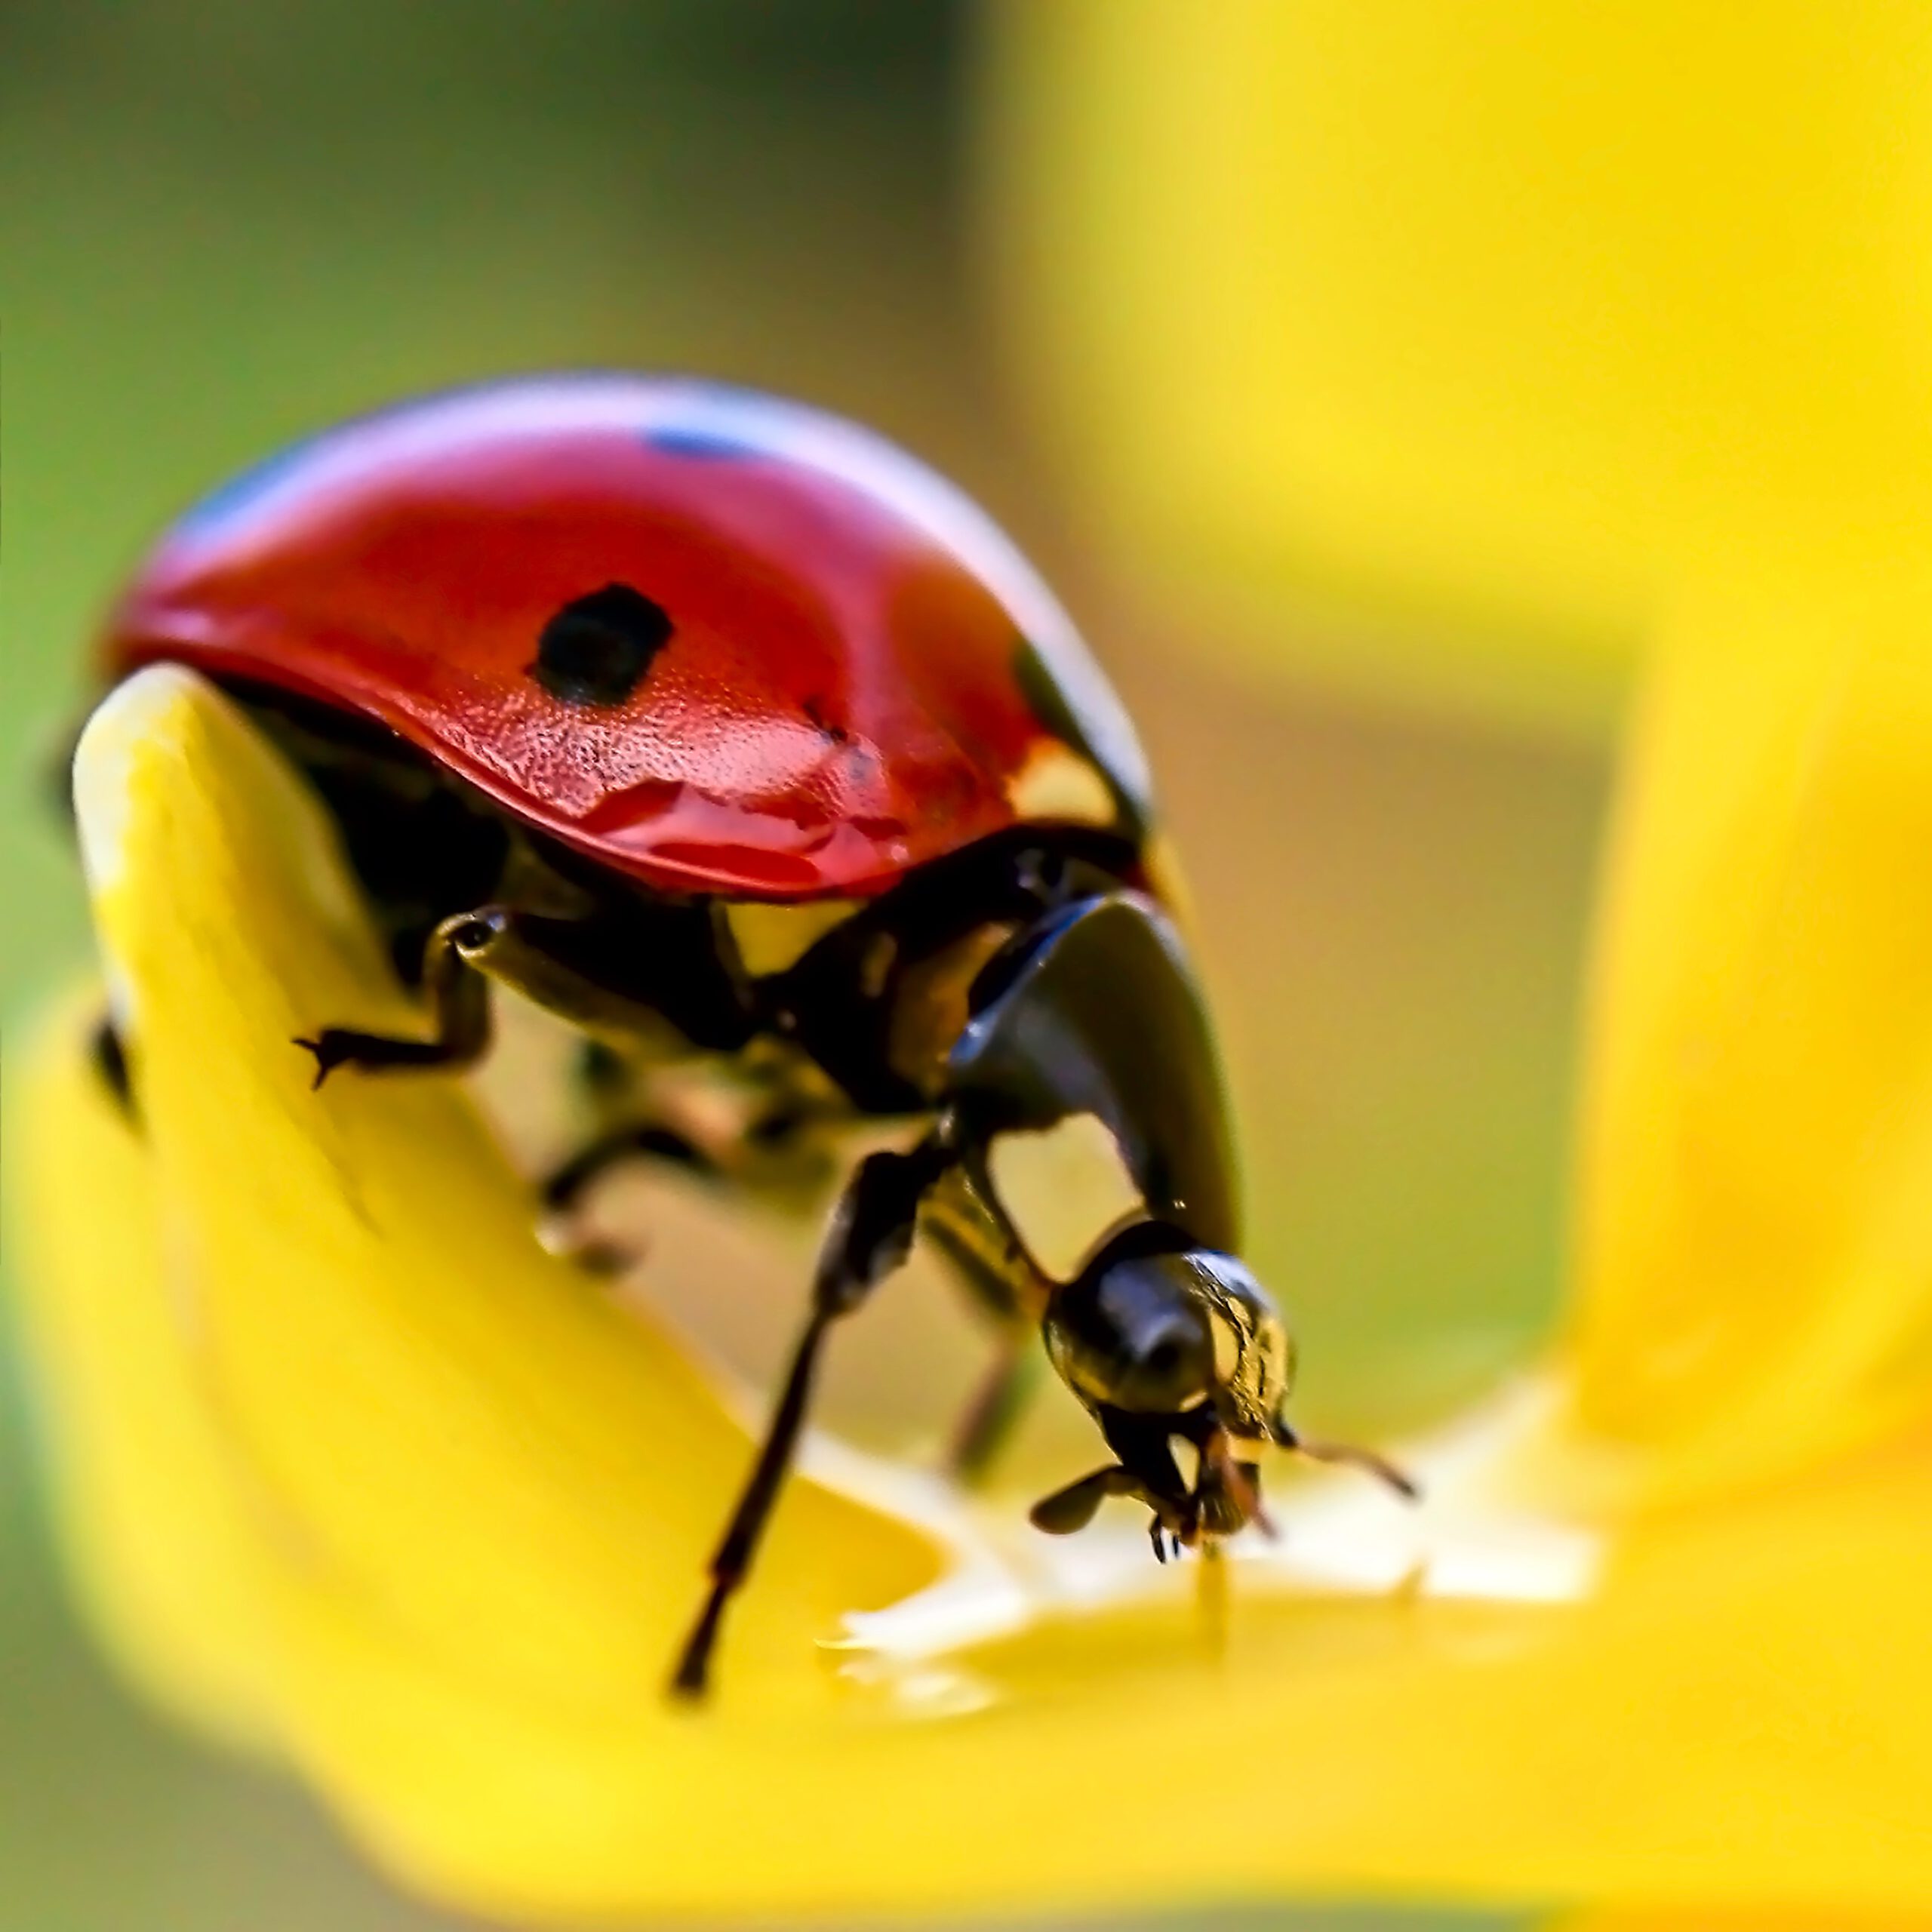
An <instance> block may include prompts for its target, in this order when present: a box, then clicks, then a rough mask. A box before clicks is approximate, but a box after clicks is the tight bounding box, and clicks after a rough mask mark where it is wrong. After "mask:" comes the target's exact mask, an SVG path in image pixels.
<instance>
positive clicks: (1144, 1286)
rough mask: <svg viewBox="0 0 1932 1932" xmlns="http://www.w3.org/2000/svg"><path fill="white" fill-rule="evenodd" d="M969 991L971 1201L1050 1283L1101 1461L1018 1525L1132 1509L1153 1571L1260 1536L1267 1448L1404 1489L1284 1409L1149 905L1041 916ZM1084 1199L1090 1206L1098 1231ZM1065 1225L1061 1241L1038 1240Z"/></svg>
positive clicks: (1275, 1354)
mask: <svg viewBox="0 0 1932 1932" xmlns="http://www.w3.org/2000/svg"><path fill="white" fill-rule="evenodd" d="M974 992H975V995H976V998H975V1001H974V1008H975V1010H974V1013H973V1016H972V1017H971V1020H970V1021H969V1023H968V1026H967V1027H966V1029H965V1031H964V1033H963V1035H961V1038H960V1039H959V1041H958V1044H957V1045H956V1046H955V1048H954V1049H953V1051H952V1055H951V1057H950V1061H949V1069H950V1074H951V1084H952V1094H953V1097H954V1101H955V1107H956V1109H957V1111H958V1118H959V1121H961V1124H962V1125H963V1127H964V1131H965V1135H966V1138H967V1140H968V1142H969V1143H971V1144H972V1145H974V1146H979V1147H980V1148H982V1149H983V1158H982V1160H981V1162H980V1172H979V1175H978V1178H979V1180H980V1183H981V1185H982V1187H983V1192H984V1194H985V1196H986V1199H987V1200H988V1201H989V1204H990V1205H991V1206H992V1207H993V1209H994V1210H995V1212H996V1213H997V1214H998V1216H999V1217H1000V1218H1001V1220H1003V1221H1004V1223H1005V1224H1006V1226H1007V1228H1008V1230H1009V1231H1010V1232H1011V1236H1012V1238H1013V1240H1014V1243H1015V1244H1016V1246H1017V1247H1019V1248H1021V1249H1023V1250H1024V1251H1026V1254H1027V1255H1028V1256H1029V1258H1030V1260H1031V1261H1032V1263H1033V1265H1034V1266H1035V1268H1036V1269H1037V1270H1038V1273H1039V1275H1041V1277H1042V1278H1044V1279H1045V1280H1046V1281H1048V1282H1049V1283H1050V1284H1051V1287H1050V1291H1049V1292H1048V1294H1047V1296H1046V1298H1045V1312H1044V1318H1043V1331H1044V1339H1045V1342H1046V1347H1047V1353H1048V1357H1049V1358H1051V1361H1052V1362H1053V1364H1054V1367H1055V1368H1056V1369H1057V1371H1059V1374H1060V1377H1061V1379H1062V1380H1063V1381H1064V1382H1065V1383H1066V1385H1067V1386H1068V1387H1069V1389H1072V1392H1073V1393H1074V1394H1075V1395H1077V1396H1078V1398H1079V1399H1080V1400H1081V1402H1082V1403H1083V1404H1084V1405H1085V1406H1086V1407H1087V1408H1088V1411H1090V1412H1091V1414H1092V1415H1093V1417H1094V1420H1095V1421H1096V1422H1097V1423H1098V1424H1099V1426H1100V1432H1101V1434H1102V1435H1103V1437H1104V1438H1106V1443H1107V1446H1108V1447H1109V1448H1110V1449H1111V1450H1112V1451H1113V1453H1114V1454H1115V1457H1116V1458H1117V1459H1118V1460H1117V1461H1116V1463H1115V1464H1113V1465H1112V1466H1109V1467H1108V1468H1106V1469H1100V1470H1097V1471H1096V1472H1094V1474H1093V1475H1090V1476H1087V1477H1084V1478H1081V1481H1078V1482H1077V1483H1075V1484H1072V1485H1070V1486H1069V1487H1068V1488H1066V1489H1064V1490H1062V1491H1060V1492H1059V1493H1058V1494H1056V1495H1054V1496H1052V1497H1049V1498H1048V1499H1047V1500H1046V1501H1045V1502H1044V1503H1041V1505H1040V1506H1038V1509H1036V1510H1035V1512H1034V1521H1035V1523H1036V1524H1038V1525H1039V1527H1041V1528H1042V1529H1044V1530H1048V1531H1053V1532H1054V1533H1056V1534H1064V1533H1066V1532H1067V1531H1072V1530H1076V1529H1078V1528H1080V1527H1081V1526H1082V1525H1083V1524H1085V1523H1086V1522H1087V1521H1088V1520H1089V1519H1090V1518H1091V1517H1092V1515H1094V1512H1095V1510H1097V1509H1098V1508H1099V1506H1100V1503H1101V1502H1102V1501H1103V1500H1104V1499H1105V1498H1106V1497H1109V1496H1130V1497H1137V1498H1138V1499H1139V1500H1141V1501H1143V1502H1144V1503H1146V1504H1148V1506H1149V1507H1150V1508H1151V1509H1152V1510H1153V1512H1154V1518H1155V1549H1156V1552H1157V1553H1159V1554H1161V1555H1165V1553H1166V1546H1163V1543H1162V1542H1161V1537H1162V1536H1163V1535H1164V1536H1165V1537H1166V1538H1167V1539H1168V1546H1171V1545H1172V1544H1174V1543H1193V1542H1195V1541H1196V1540H1198V1537H1200V1536H1201V1534H1210V1535H1226V1534H1231V1533H1232V1531H1235V1530H1238V1529H1240V1528H1241V1527H1242V1526H1243V1525H1244V1524H1247V1523H1249V1522H1259V1523H1261V1524H1264V1526H1265V1524H1266V1518H1265V1517H1264V1516H1263V1514H1262V1510H1261V1500H1260V1476H1259V1466H1260V1461H1261V1458H1262V1455H1263V1451H1265V1450H1266V1449H1267V1448H1268V1447H1270V1446H1278V1447H1289V1448H1300V1449H1302V1450H1303V1451H1306V1452H1308V1453H1312V1454H1324V1455H1331V1454H1333V1455H1340V1456H1343V1457H1345V1458H1346V1460H1354V1461H1358V1462H1361V1463H1364V1464H1366V1465H1367V1466H1369V1467H1371V1468H1372V1469H1377V1470H1378V1471H1379V1472H1381V1473H1383V1474H1384V1475H1386V1476H1387V1477H1388V1478H1389V1479H1390V1480H1391V1481H1394V1482H1395V1484H1397V1486H1398V1487H1406V1484H1404V1482H1403V1481H1402V1479H1401V1478H1399V1477H1398V1476H1396V1475H1395V1472H1393V1471H1391V1470H1389V1469H1387V1467H1386V1465H1383V1464H1381V1463H1379V1462H1378V1461H1377V1460H1376V1459H1374V1458H1373V1457H1367V1456H1365V1455H1362V1454H1358V1453H1356V1452H1353V1451H1327V1450H1321V1449H1315V1448H1313V1447H1311V1445H1310V1444H1307V1443H1306V1442H1304V1441H1302V1440H1300V1438H1298V1437H1297V1435H1296V1434H1295V1432H1294V1430H1293V1429H1291V1427H1290V1426H1289V1424H1288V1423H1287V1419H1286V1417H1285V1416H1284V1413H1283V1405H1284V1403H1285V1402H1286V1401H1287V1397H1288V1394H1289V1391H1290V1389H1291V1386H1292V1384H1293V1381H1294V1367H1295V1352H1294V1344H1293V1343H1292V1341H1291V1338H1290V1336H1289V1333H1288V1329H1287V1324H1286V1323H1285V1322H1284V1321H1283V1319H1282V1318H1281V1312H1280V1310H1279V1309H1278V1308H1277V1307H1276V1306H1275V1303H1274V1301H1273V1300H1272V1298H1271V1297H1269V1294H1268V1293H1267V1291H1266V1289H1264V1288H1263V1287H1262V1285H1261V1284H1260V1282H1259V1281H1257V1279H1256V1278H1255V1277H1254V1275H1253V1274H1252V1273H1251V1272H1250V1270H1249V1269H1248V1268H1247V1265H1246V1263H1244V1262H1243V1261H1242V1260H1240V1259H1239V1258H1238V1252H1237V1251H1238V1244H1239V1228H1238V1211H1237V1207H1236V1204H1235V1187H1234V1177H1233V1171H1232V1166H1233V1164H1232V1153H1231V1150H1230V1147H1229V1135H1228V1132H1227V1124H1226V1115H1225V1111H1224V1108H1223V1100H1222V1094H1221V1084H1220V1074H1219V1069H1218V1067H1217V1063H1216V1060H1215V1055H1214V1044H1213V1038H1212V1034H1211V1031H1210V1029H1209V1027H1208V1025H1207V1019H1206V1016H1205V1014H1204V1011H1203V1009H1202V1006H1201V998H1200V995H1199V992H1198V988H1197V986H1196V985H1195V979H1194V975H1193V972H1192V968H1191V966H1190V964H1189V961H1188V959H1187V956H1186V951H1185V949H1184V948H1183V945H1182V943H1181V941H1180V937H1179V936H1178V935H1177V934H1176V933H1175V931H1174V928H1173V927H1172V926H1171V924H1170V923H1169V922H1168V920H1167V918H1166V917H1165V916H1164V914H1163V913H1162V912H1161V909H1159V907H1158V906H1156V905H1155V904H1154V903H1152V901H1151V900H1148V899H1147V898H1146V897H1143V896H1142V895H1141V894H1137V893H1132V892H1124V891H1116V892H1110V893H1106V894H1100V895H1097V896H1095V897H1092V898H1090V899H1086V900H1081V901H1079V902H1077V903H1073V904H1071V905H1069V906H1064V907H1062V908H1060V909H1057V910H1056V911H1054V912H1052V913H1051V914H1050V915H1048V916H1047V917H1046V918H1044V919H1043V920H1042V921H1041V922H1040V924H1038V925H1037V926H1036V927H1035V928H1033V929H1032V931H1029V932H1027V933H1026V934H1022V935H1020V937H1019V938H1018V939H1017V940H1016V942H1015V943H1014V946H1012V947H1011V949H1010V950H1009V951H1008V952H1007V953H1006V954H1005V955H1004V956H1002V957H1001V958H997V959H995V961H994V962H993V963H992V965H991V966H990V967H989V968H988V969H987V971H986V973H985V974H983V977H982V980H981V982H980V983H977V984H976V986H975V989H974ZM1109 1177H1111V1179H1112V1186H1107V1185H1106V1184H1105V1183H1106V1181H1107V1180H1108V1179H1109ZM1088 1179H1091V1181H1092V1183H1093V1184H1092V1185H1091V1186H1089V1185H1082V1184H1081V1183H1082V1181H1083V1180H1088ZM1081 1201H1091V1202H1094V1203H1097V1204H1099V1207H1100V1213H1101V1214H1102V1215H1103V1217H1104V1219H1103V1220H1101V1221H1100V1225H1098V1226H1095V1225H1094V1220H1092V1219H1091V1217H1090V1218H1086V1219H1082V1218H1081V1207H1080V1204H1081ZM1069 1210H1071V1211H1072V1213H1073V1214H1074V1216H1075V1220H1074V1222H1073V1226H1072V1233H1073V1235H1075V1241H1073V1242H1072V1243H1062V1242H1058V1241H1055V1240H1054V1238H1052V1237H1053V1236H1054V1235H1055V1233H1056V1232H1063V1231H1064V1229H1063V1222H1064V1216H1065V1214H1066V1211H1069ZM1090 1216H1091V1211H1090ZM1083 1229H1091V1234H1090V1235H1089V1236H1088V1240H1087V1241H1086V1243H1085V1244H1084V1245H1082V1244H1081V1243H1080V1241H1079V1240H1078V1237H1079V1235H1081V1232H1082V1230H1083ZM1189 1462H1191V1463H1192V1465H1193V1466H1192V1468H1191V1469H1183V1463H1189Z"/></svg>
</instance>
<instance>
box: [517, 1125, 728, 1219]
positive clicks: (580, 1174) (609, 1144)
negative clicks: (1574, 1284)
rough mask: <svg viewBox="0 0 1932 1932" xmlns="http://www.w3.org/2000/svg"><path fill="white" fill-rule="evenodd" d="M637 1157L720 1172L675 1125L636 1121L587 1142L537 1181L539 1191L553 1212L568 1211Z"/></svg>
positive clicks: (701, 1150) (699, 1170)
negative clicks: (603, 1180) (591, 1189)
mask: <svg viewBox="0 0 1932 1932" xmlns="http://www.w3.org/2000/svg"><path fill="white" fill-rule="evenodd" d="M634 1160H647V1161H664V1162H666V1163H668V1164H670V1165H671V1166H673V1167H680V1168H690V1169H691V1170H693V1171H695V1172H697V1173H698V1174H716V1173H717V1172H718V1167H717V1164H716V1163H715V1161H712V1158H710V1156H709V1155H707V1154H706V1153H705V1152H704V1151H703V1149H701V1148H700V1147H698V1146H696V1145H694V1143H692V1142H691V1141H689V1140H686V1139H685V1137H684V1136H683V1135H682V1134H680V1133H679V1132H678V1131H677V1129H676V1128H672V1127H665V1126H663V1125H662V1124H660V1123H658V1122H657V1121H635V1122H632V1123H630V1124H627V1125H625V1126H623V1127H616V1128H611V1130H610V1131H609V1132H608V1133H605V1134H598V1136H597V1137H596V1138H595V1140H590V1141H588V1142H586V1143H585V1144H584V1145H583V1146H581V1147H580V1148H579V1149H577V1152H575V1153H574V1154H573V1155H571V1156H570V1158H568V1160H565V1161H559V1162H558V1164H557V1165H556V1166H555V1167H554V1168H552V1169H551V1170H550V1171H549V1173H548V1174H546V1175H545V1176H544V1177H543V1180H541V1181H540V1183H538V1190H537V1191H538V1192H539V1194H540V1196H541V1197H542V1199H543V1205H544V1206H545V1207H546V1208H548V1209H549V1211H551V1212H552V1214H566V1213H568V1211H570V1210H571V1208H573V1207H575V1206H576V1205H577V1203H578V1202H579V1201H581V1200H582V1199H583V1196H584V1195H585V1194H586V1192H588V1191H589V1189H590V1188H592V1186H595V1184H596V1183H597V1182H598V1181H600V1180H602V1179H603V1177H605V1175H606V1174H608V1173H610V1171H611V1170H612V1169H613V1168H620V1167H622V1166H623V1165H624V1164H626V1162H627V1161H634Z"/></svg>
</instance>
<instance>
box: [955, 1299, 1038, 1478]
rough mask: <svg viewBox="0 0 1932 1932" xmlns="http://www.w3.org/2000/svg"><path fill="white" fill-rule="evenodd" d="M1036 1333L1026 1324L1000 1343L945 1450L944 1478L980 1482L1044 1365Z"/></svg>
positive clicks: (1004, 1335) (1021, 1410) (1023, 1407)
mask: <svg viewBox="0 0 1932 1932" xmlns="http://www.w3.org/2000/svg"><path fill="white" fill-rule="evenodd" d="M1036 1333H1037V1331H1035V1329H1034V1328H1033V1327H1032V1324H1030V1323H1029V1324H1026V1326H1024V1327H1014V1328H1011V1329H1008V1331H1006V1332H1005V1333H1004V1334H1002V1335H1001V1337H1000V1344H999V1352H998V1354H997V1355H995V1356H994V1358H993V1359H992V1361H991V1363H989V1364H988V1366H987V1369H986V1374H985V1375H984V1377H983V1378H982V1379H981V1380H980V1385H979V1386H978V1387H977V1389H974V1392H973V1395H972V1399H971V1401H969V1402H968V1404H967V1405H966V1410H965V1413H964V1414H963V1415H961V1417H960V1418H959V1421H958V1426H956V1427H955V1429H954V1430H953V1434H952V1441H951V1442H950V1443H949V1444H947V1446H946V1472H947V1473H948V1474H949V1475H952V1477H954V1478H955V1479H956V1480H958V1481H961V1482H963V1483H977V1482H978V1481H980V1480H982V1479H983V1478H984V1476H985V1475H986V1471H987V1470H988V1469H989V1468H990V1467H991V1466H992V1460H993V1458H994V1457H995V1456H997V1455H998V1454H999V1452H1000V1450H1001V1447H1003V1446H1004V1444H1005V1442H1006V1441H1007V1439H1008V1438H1009V1437H1010V1436H1011V1435H1012V1433H1013V1430H1014V1425H1015V1424H1016V1423H1017V1422H1018V1421H1019V1420H1020V1415H1021V1414H1022V1412H1023V1411H1024V1409H1025V1407H1026V1398H1028V1396H1029V1395H1031V1394H1032V1391H1033V1386H1034V1384H1035V1383H1036V1382H1037V1381H1038V1379H1039V1371H1040V1369H1041V1366H1042V1365H1043V1364H1044V1362H1045V1360H1046V1357H1045V1356H1044V1355H1043V1354H1042V1353H1041V1351H1040V1349H1039V1348H1038V1346H1037V1344H1036V1342H1035V1335H1036Z"/></svg>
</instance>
